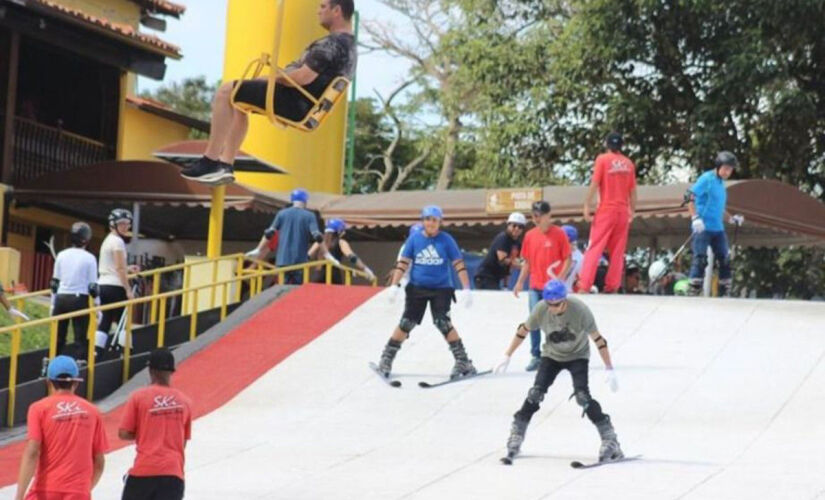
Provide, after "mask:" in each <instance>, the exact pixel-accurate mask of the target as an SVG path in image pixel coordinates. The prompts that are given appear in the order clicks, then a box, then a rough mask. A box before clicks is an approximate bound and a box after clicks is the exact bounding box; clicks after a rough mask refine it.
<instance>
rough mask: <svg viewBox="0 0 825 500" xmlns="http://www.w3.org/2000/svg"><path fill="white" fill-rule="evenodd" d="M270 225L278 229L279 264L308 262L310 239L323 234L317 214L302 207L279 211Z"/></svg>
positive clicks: (276, 263) (277, 255) (288, 264)
mask: <svg viewBox="0 0 825 500" xmlns="http://www.w3.org/2000/svg"><path fill="white" fill-rule="evenodd" d="M270 227H271V228H273V229H276V230H277V231H278V251H277V253H276V254H275V265H277V266H290V265H292V264H301V263H303V262H306V261H307V250H309V244H310V240H311V239H314V238H317V237H319V236H321V232H320V231H318V223H317V221H316V220H315V214H313V213H312V212H310V211H309V210H307V209H305V208H300V207H289V208H285V209H283V210H281V211H279V212H278V214H277V215H276V216H275V220H274V221H272V225H271V226H270Z"/></svg>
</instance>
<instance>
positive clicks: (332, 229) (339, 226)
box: [324, 219, 347, 233]
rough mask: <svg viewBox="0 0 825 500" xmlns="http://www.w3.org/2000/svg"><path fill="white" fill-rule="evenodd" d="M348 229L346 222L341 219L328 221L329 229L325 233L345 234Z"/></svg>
mask: <svg viewBox="0 0 825 500" xmlns="http://www.w3.org/2000/svg"><path fill="white" fill-rule="evenodd" d="M346 229H347V224H346V222H344V221H342V220H341V219H330V220H328V221H327V227H326V229H324V232H327V233H343V232H344V231H346Z"/></svg>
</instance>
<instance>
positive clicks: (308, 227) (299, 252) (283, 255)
mask: <svg viewBox="0 0 825 500" xmlns="http://www.w3.org/2000/svg"><path fill="white" fill-rule="evenodd" d="M289 201H290V202H292V206H290V207H288V208H284V209H282V210H280V211H279V212H278V214H277V215H276V216H275V219H274V220H273V221H272V224H270V226H269V227H268V228H267V229H266V230H265V231H264V236H263V238H261V241H260V243H259V244H258V247H257V248H256V249H254V250H253V251H251V252H248V253H247V255H248V256H250V257H253V258H257V257H258V256H260V255H261V254H262V251H263V248H265V247H266V243H267V241H268V240H269V239H270V238H271V237H272V236H273V235H274V234H275V231H277V232H278V250H277V251H276V254H275V265H276V266H278V267H284V266H292V265H295V264H303V263H304V262H307V260H308V257H307V252H308V250H309V246H310V242H312V241H314V242H316V243H318V244H319V246H320V247H321V251H322V252H321V253H322V255H326V254H327V253H329V252H328V251H327V249H326V246H325V245H324V236H323V235H322V234H321V231H319V230H318V220H317V219H316V217H315V214H314V213H312V212H311V211H310V210H307V208H306V206H307V202H308V201H309V193H307V191H306V190H305V189H301V188H298V189H295V190H293V191H292V193H290V195H289ZM303 276H304V273H303V271H302V270H300V269H299V270H297V271H288V272H286V273H284V283H285V284H288V285H300V284H301V283H302V282H303Z"/></svg>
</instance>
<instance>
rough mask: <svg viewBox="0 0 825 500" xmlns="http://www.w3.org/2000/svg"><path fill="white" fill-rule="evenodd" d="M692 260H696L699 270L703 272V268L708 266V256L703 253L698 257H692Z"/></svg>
mask: <svg viewBox="0 0 825 500" xmlns="http://www.w3.org/2000/svg"><path fill="white" fill-rule="evenodd" d="M693 258H694V259H696V263H697V264H698V265H699V268H700V269H702V270H704V269H705V266H707V265H708V255H707V254H705V253H701V254H699V255H694V256H693Z"/></svg>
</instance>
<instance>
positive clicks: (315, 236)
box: [312, 233, 324, 243]
mask: <svg viewBox="0 0 825 500" xmlns="http://www.w3.org/2000/svg"><path fill="white" fill-rule="evenodd" d="M312 239H313V240H314V241H315V243H323V242H324V236H323V235H322V234H321V233H314V234H313V235H312Z"/></svg>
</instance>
